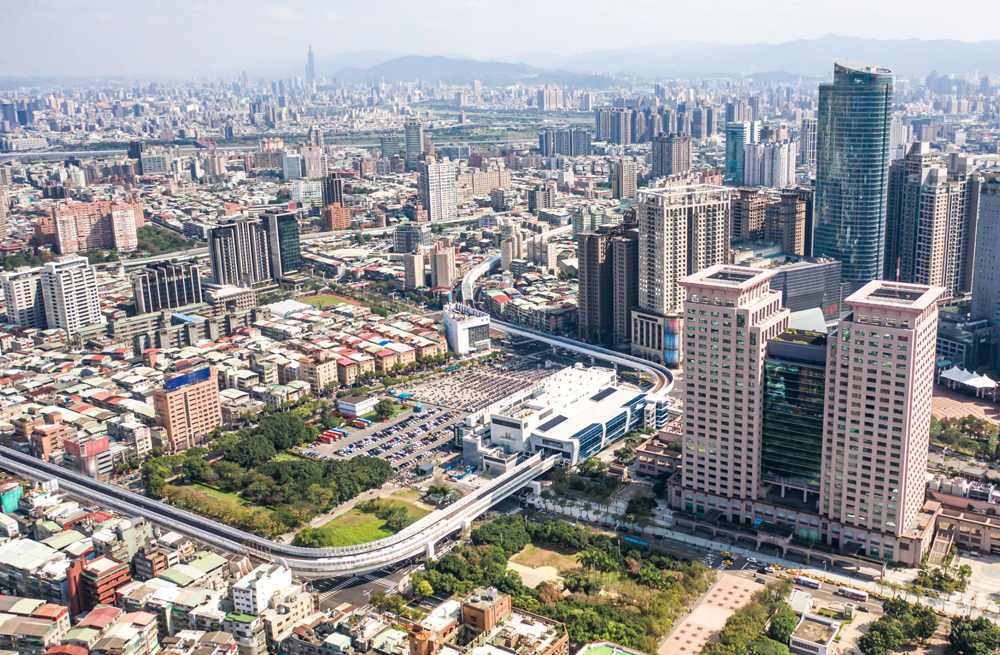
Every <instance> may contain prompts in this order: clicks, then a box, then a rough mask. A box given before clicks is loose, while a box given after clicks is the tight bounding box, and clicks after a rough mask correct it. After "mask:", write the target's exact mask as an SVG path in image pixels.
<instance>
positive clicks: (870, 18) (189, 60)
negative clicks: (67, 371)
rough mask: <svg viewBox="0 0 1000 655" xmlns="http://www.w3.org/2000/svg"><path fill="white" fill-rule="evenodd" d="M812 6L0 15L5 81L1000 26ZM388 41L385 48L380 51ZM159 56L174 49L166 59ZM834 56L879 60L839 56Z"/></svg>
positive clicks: (917, 34)
mask: <svg viewBox="0 0 1000 655" xmlns="http://www.w3.org/2000/svg"><path fill="white" fill-rule="evenodd" d="M814 4H815V6H814V7H812V8H810V9H809V10H808V11H805V10H803V9H802V8H801V6H800V4H797V3H796V4H793V3H791V2H788V1H787V0H781V1H778V2H772V3H771V5H772V6H771V7H770V10H769V11H766V12H762V11H760V10H759V9H760V8H759V7H758V6H755V5H754V6H751V5H743V4H739V3H734V2H732V1H731V0H714V2H710V3H709V4H708V6H707V7H706V6H702V5H699V6H698V7H697V8H695V7H690V8H685V7H669V6H668V5H666V3H664V2H662V1H661V0H647V1H646V2H645V3H644V8H645V9H646V11H645V12H644V18H643V27H644V28H645V29H644V30H643V34H644V35H647V36H646V38H643V36H642V35H639V36H638V37H637V35H636V34H635V23H634V22H633V21H632V20H631V19H630V18H629V16H628V15H622V16H615V15H613V14H612V15H608V13H607V12H605V11H604V7H603V6H602V5H599V4H597V3H595V2H592V1H591V0H582V1H577V2H572V3H561V4H559V5H553V6H551V7H546V6H541V7H540V6H537V5H535V4H531V5H529V4H528V3H524V2H520V1H519V2H515V3H514V5H515V6H512V7H510V9H511V10H510V11H508V12H505V13H504V14H503V15H502V16H496V15H495V14H494V13H493V12H491V11H490V10H489V8H488V7H487V6H486V5H484V4H483V3H480V2H476V1H472V2H463V3H454V2H436V3H431V4H430V5H428V4H425V3H422V4H421V5H420V6H419V7H418V6H416V5H406V4H400V3H397V2H394V1H392V0H377V1H376V2H375V6H374V7H372V6H371V5H364V6H358V7H352V6H336V7H330V6H329V5H326V4H324V3H319V2H314V1H309V0H301V1H297V2H295V1H293V2H285V3H282V4H270V3H261V2H249V3H238V4H237V3H233V2H232V1H231V0H222V1H219V2H213V3H202V2H193V1H191V2H180V3H174V4H171V5H169V6H166V5H157V4H154V3H146V2H140V3H124V2H120V1H118V0H105V1H104V2H101V3H99V5H98V6H97V7H96V8H95V7H94V6H92V5H87V6H86V7H84V6H79V7H78V6H75V5H64V4H62V3H60V2H58V1H56V0H46V1H43V2H37V3H32V4H31V5H30V6H26V7H11V8H9V9H8V11H7V13H6V16H5V18H6V19H7V22H8V27H9V29H8V35H9V36H8V39H9V43H8V46H9V49H8V52H9V53H10V55H11V56H10V57H8V58H7V59H6V60H5V62H4V63H3V64H0V75H3V76H16V77H26V76H64V75H65V76H93V75H102V76H103V75H124V76H148V77H151V78H157V77H178V76H181V77H183V76H196V77H214V76H218V75H223V76H235V75H238V74H240V72H242V71H243V70H244V69H251V70H252V71H254V72H253V73H252V74H253V75H255V76H257V75H264V76H271V75H287V74H295V75H302V73H303V65H304V63H305V60H306V50H307V46H308V44H309V43H310V42H311V43H312V46H313V50H314V52H315V53H316V57H317V76H321V75H322V74H323V73H322V72H321V70H322V68H323V66H324V60H325V59H329V58H331V57H334V56H335V55H344V54H348V55H351V56H349V57H347V59H349V60H350V61H345V62H344V64H343V66H344V67H347V66H355V67H358V68H366V67H367V66H370V65H372V64H371V63H365V62H364V57H361V56H359V55H363V54H364V53H365V52H366V51H373V50H383V49H384V50H387V51H391V52H389V53H388V54H390V55H392V56H404V55H408V54H413V55H441V56H450V57H458V58H472V59H478V60H499V61H506V62H518V63H527V64H531V65H536V66H538V65H539V64H540V63H541V62H543V61H544V60H545V57H543V55H545V56H547V57H548V60H549V61H550V63H551V62H554V61H556V59H554V55H551V54H549V53H560V55H561V56H563V57H566V56H576V55H582V54H587V53H597V54H600V53H604V52H606V53H609V54H610V53H614V52H617V51H624V50H628V51H631V52H634V53H637V54H642V55H654V56H664V55H670V54H671V53H672V51H673V50H675V49H677V48H683V47H686V46H690V45H692V44H696V45H698V46H699V47H700V46H710V45H713V44H724V45H730V46H731V45H739V44H778V43H784V42H788V41H790V40H791V39H792V37H794V38H797V39H819V38H821V37H824V36H826V35H830V34H839V35H843V36H846V37H858V38H877V39H957V40H959V41H968V42H976V41H986V40H991V39H992V37H993V32H992V31H991V30H990V29H989V27H988V25H990V24H991V23H992V22H994V20H995V19H998V18H1000V7H991V6H989V5H986V6H984V7H982V8H981V9H980V10H979V11H980V17H981V20H979V21H975V22H969V21H967V20H965V19H964V18H963V17H962V16H961V15H960V14H957V13H956V14H954V15H948V14H944V15H941V16H939V17H937V18H936V20H935V21H925V20H920V19H919V18H918V17H919V16H921V12H914V11H912V9H913V7H912V4H908V3H903V2H902V1H901V0H889V1H885V0H884V1H883V2H879V3H875V4H874V5H872V4H870V3H861V2H859V1H858V0H848V1H847V2H846V4H845V3H840V4H838V5H836V6H833V5H824V4H821V3H814ZM520 9H524V10H525V11H529V10H530V11H531V13H532V15H533V16H535V17H536V19H537V20H535V21H532V22H530V23H524V22H523V21H519V20H517V17H518V16H519V15H520V11H519V10H520ZM667 9H669V11H666V10H667ZM855 10H856V11H855ZM861 12H863V13H864V15H865V16H866V20H865V21H864V22H863V23H858V22H857V21H856V20H854V16H856V15H857V14H858V13H861ZM387 15H391V16H394V17H395V18H397V22H396V24H395V25H396V27H394V26H393V24H392V23H390V24H388V25H387V24H386V23H385V21H384V17H385V16H387ZM596 15H602V16H603V18H602V20H601V21H600V30H599V31H598V30H597V29H596V28H595V27H594V25H595V23H594V21H593V18H594V16H596ZM991 15H992V16H991ZM991 18H993V19H994V20H990V19H991ZM43 21H44V25H45V30H46V34H47V36H48V37H49V38H46V39H43V40H39V39H37V38H36V35H37V29H38V25H39V24H41V23H42V22H43ZM554 21H558V22H559V23H560V24H562V25H563V26H564V27H566V29H562V30H559V31H558V32H557V33H550V32H548V31H546V30H545V29H544V26H545V25H549V24H552V23H553V22H554ZM678 22H680V23H683V24H685V25H686V26H687V27H688V29H685V31H684V34H685V35H687V34H692V35H705V36H704V37H703V38H699V39H696V40H695V39H692V40H677V41H669V42H664V39H663V38H662V36H661V35H663V34H669V33H671V32H667V31H662V30H658V28H668V27H670V26H672V25H676V24H677V23H678ZM344 26H349V27H351V29H343V27H344ZM412 27H416V28H418V29H412ZM515 28H516V29H515ZM372 30H377V33H378V34H379V35H380V36H381V37H382V38H380V40H379V41H377V42H373V41H372V40H371V39H370V38H369V36H370V34H371V33H372ZM137 33H142V34H144V35H145V37H146V41H145V44H146V47H144V48H141V49H134V48H130V47H128V46H126V45H125V44H126V43H130V42H131V41H130V40H129V39H125V38H123V37H124V36H125V35H128V34H137ZM330 34H337V38H336V39H334V40H333V41H332V42H333V43H335V44H336V46H335V47H331V45H330V43H331V39H330ZM588 36H589V37H590V38H586V37H588ZM265 42H266V43H268V44H269V47H261V43H265ZM382 44H390V45H389V47H384V48H379V46H381V45H382ZM84 46H85V47H84ZM300 50H301V53H300V52H299V51H300ZM165 52H169V53H170V56H169V57H165V56H163V55H164V53H165ZM292 53H294V55H293V54H292ZM840 56H851V57H858V58H864V57H875V56H876V55H875V54H874V53H866V52H845V53H840ZM388 58H392V57H388ZM893 63H894V62H889V64H890V65H892V64H893ZM542 67H546V66H542ZM550 67H553V68H559V66H558V65H556V66H550ZM897 68H898V66H897ZM279 71H280V72H279ZM327 74H330V72H327Z"/></svg>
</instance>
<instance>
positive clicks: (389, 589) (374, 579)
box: [319, 573, 399, 602]
mask: <svg viewBox="0 0 1000 655" xmlns="http://www.w3.org/2000/svg"><path fill="white" fill-rule="evenodd" d="M361 580H364V581H365V582H366V583H369V584H376V585H378V586H380V587H385V592H384V593H385V595H386V596H393V595H395V594H397V593H399V592H398V591H397V590H396V584H397V583H396V582H395V581H393V580H390V579H389V578H388V577H383V578H380V577H378V575H377V573H369V574H368V575H365V576H362V577H361ZM355 584H358V578H345V579H343V580H341V581H340V582H338V583H337V584H336V585H335V586H333V587H332V588H330V590H329V591H326V592H323V593H322V594H320V595H319V599H320V601H321V602H322V601H324V600H326V599H327V598H329V597H330V596H333V595H334V594H335V593H337V592H338V591H343V590H344V589H346V588H347V587H350V586H352V585H355Z"/></svg>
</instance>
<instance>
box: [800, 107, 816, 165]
mask: <svg viewBox="0 0 1000 655" xmlns="http://www.w3.org/2000/svg"><path fill="white" fill-rule="evenodd" d="M818 132H819V122H818V121H817V120H816V119H815V118H803V119H802V120H801V121H800V122H799V163H800V164H802V165H803V166H806V167H808V168H813V167H814V166H816V135H817V134H818Z"/></svg>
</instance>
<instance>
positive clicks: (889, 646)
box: [858, 616, 904, 655]
mask: <svg viewBox="0 0 1000 655" xmlns="http://www.w3.org/2000/svg"><path fill="white" fill-rule="evenodd" d="M903 639H904V635H903V629H902V627H901V626H900V624H899V621H897V620H896V619H894V618H892V617H891V616H883V617H882V618H880V619H879V620H878V621H875V622H874V623H872V624H871V625H869V626H868V631H867V632H865V633H864V634H863V635H861V637H860V638H859V639H858V648H859V649H860V650H861V652H862V653H864V655H886V653H888V652H890V651H894V650H899V649H900V648H901V647H902V646H903Z"/></svg>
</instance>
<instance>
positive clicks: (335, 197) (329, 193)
mask: <svg viewBox="0 0 1000 655" xmlns="http://www.w3.org/2000/svg"><path fill="white" fill-rule="evenodd" d="M322 195H323V206H324V207H327V206H329V205H332V204H334V203H338V204H340V205H341V206H343V204H344V180H343V179H341V178H340V177H339V176H338V175H337V174H336V173H331V174H329V175H327V176H326V177H324V178H323V191H322Z"/></svg>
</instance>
